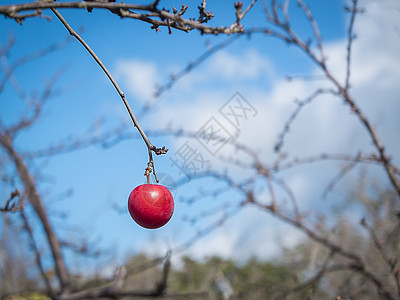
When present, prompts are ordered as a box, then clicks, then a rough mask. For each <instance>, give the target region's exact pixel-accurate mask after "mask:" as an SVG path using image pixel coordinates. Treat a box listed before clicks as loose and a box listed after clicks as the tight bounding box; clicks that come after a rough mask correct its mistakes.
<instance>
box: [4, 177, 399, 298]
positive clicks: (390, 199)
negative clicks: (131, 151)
mask: <svg viewBox="0 0 400 300" xmlns="http://www.w3.org/2000/svg"><path fill="white" fill-rule="evenodd" d="M365 181H366V179H365V178H364V179H361V183H360V185H359V187H358V189H355V188H353V190H351V191H350V193H349V195H348V201H347V204H346V205H345V206H341V207H338V209H337V211H336V218H337V223H336V224H339V226H336V227H334V228H333V229H332V228H330V227H329V226H328V225H326V223H325V222H324V220H321V221H320V228H319V230H321V232H325V233H326V234H327V235H329V231H332V232H331V235H332V236H334V238H335V239H337V242H338V243H340V244H341V245H346V246H347V247H350V248H354V249H359V250H362V251H363V253H364V255H365V259H366V260H368V262H369V264H370V265H371V267H373V272H374V273H375V274H376V275H377V277H378V278H382V279H384V280H385V284H388V285H391V286H392V288H393V289H395V288H396V283H395V282H394V281H393V279H392V278H391V276H390V274H389V273H388V272H387V271H386V270H387V268H386V265H387V264H388V263H393V264H394V265H395V264H396V263H397V261H387V258H388V257H394V258H395V259H397V260H398V259H399V258H400V257H399V253H400V213H398V214H397V216H396V215H394V214H393V211H397V212H400V207H399V206H400V205H399V203H398V201H397V199H396V195H395V193H394V192H393V191H391V190H381V189H380V188H379V186H378V185H375V188H374V189H372V190H371V189H370V188H371V185H366V183H365ZM365 186H368V187H369V190H365V188H364V187H365ZM372 186H374V185H373V184H372ZM361 207H364V208H365V209H366V211H365V212H364V214H366V216H368V219H369V220H372V222H373V223H371V224H367V223H366V222H365V221H363V220H362V221H361V223H360V224H359V226H354V225H353V224H354V223H351V222H349V221H348V220H347V217H346V216H345V215H343V214H342V213H343V212H344V211H348V210H349V209H351V208H355V209H356V210H358V209H360V208H361ZM2 222H3V228H4V229H3V231H2V236H1V241H0V255H1V277H0V295H3V297H2V299H7V300H20V299H21V300H22V299H49V298H47V296H44V295H43V294H40V292H38V291H40V290H41V289H43V288H44V287H43V285H42V283H41V280H40V279H39V278H38V277H37V274H36V273H35V271H33V270H34V269H35V268H34V264H35V262H34V260H33V259H32V258H31V255H30V254H29V253H28V252H29V249H26V248H25V247H20V246H19V245H21V243H22V242H23V241H22V240H20V239H21V235H14V236H13V238H12V241H13V242H10V236H9V235H10V234H11V233H12V232H15V230H16V229H18V228H15V227H16V226H17V227H18V226H20V225H18V224H15V223H14V222H12V218H10V217H9V216H8V215H7V214H6V215H4V218H2ZM393 224H396V225H395V227H393ZM362 227H365V228H366V229H367V230H366V231H365V230H361V229H362ZM372 228H379V231H373V232H372ZM18 230H20V231H22V230H23V228H19V229H18ZM379 236H388V237H389V238H388V239H387V240H379V238H378V237H379ZM379 243H380V244H381V247H379ZM165 260H169V257H167V258H158V257H156V258H155V257H151V256H148V255H146V254H144V253H142V254H138V255H134V256H131V257H130V258H128V259H127V260H126V263H125V265H124V268H125V272H126V274H127V275H126V277H125V279H124V282H123V284H122V287H121V288H122V290H132V289H133V290H150V289H152V287H153V286H154V285H155V284H157V282H159V281H161V280H162V276H163V275H162V274H163V272H162V269H163V262H165ZM173 261H174V263H172V266H171V268H170V269H169V270H168V271H167V272H168V275H167V277H166V278H167V282H166V284H167V289H168V291H169V293H171V295H185V297H184V298H196V299H202V298H207V299H222V300H226V299H332V295H335V297H336V299H367V300H368V299H371V300H373V299H379V294H378V292H377V291H376V289H375V287H374V286H371V284H369V282H368V279H367V278H366V277H365V276H363V275H362V274H359V273H355V272H353V270H352V269H351V264H352V262H351V260H346V259H344V258H343V257H341V256H339V255H335V254H334V253H331V252H329V249H327V248H325V247H323V246H321V245H320V244H319V243H316V242H315V241H311V240H308V239H304V240H303V241H302V242H301V243H299V244H297V245H296V246H295V247H290V248H282V251H281V253H280V254H279V255H277V256H276V257H274V258H273V259H272V260H269V261H261V260H259V259H257V258H251V259H248V260H246V261H244V262H238V261H236V260H232V259H223V258H221V257H216V256H214V257H209V258H206V259H204V260H196V259H194V258H192V257H190V256H183V257H180V258H177V260H173ZM349 265H350V268H349ZM353 267H354V268H356V267H357V266H356V265H354V266H353ZM100 272H101V271H100ZM47 275H48V276H49V278H50V280H52V279H51V278H52V277H53V280H55V276H54V274H53V275H51V274H47ZM72 277H73V286H74V288H76V289H78V290H88V289H89V290H90V289H91V288H95V287H96V288H98V287H99V286H102V285H104V286H107V285H110V282H112V281H113V280H114V275H113V276H112V278H109V277H107V276H105V275H104V274H101V273H98V274H92V275H91V276H84V275H75V276H72ZM15 290H24V291H26V292H24V293H22V294H18V295H15V294H14V295H12V296H9V297H8V296H7V295H8V294H9V293H10V294H12V292H13V291H15ZM31 291H34V292H31ZM176 297H177V298H181V297H178V296H176ZM139 298H140V297H139ZM146 298H149V297H146Z"/></svg>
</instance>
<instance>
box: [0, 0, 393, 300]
mask: <svg viewBox="0 0 400 300" xmlns="http://www.w3.org/2000/svg"><path fill="white" fill-rule="evenodd" d="M23 2H24V1H6V3H2V4H1V5H6V4H17V3H23ZM198 2H199V3H197V2H190V3H182V2H180V1H161V2H160V3H159V8H162V7H165V8H166V9H172V7H176V8H178V9H180V7H181V6H182V4H185V5H188V10H187V11H186V13H185V14H184V17H186V18H189V17H195V18H196V17H197V15H198V8H197V7H198V6H199V5H200V4H201V3H200V2H201V1H198ZM267 2H268V1H261V2H256V3H255V5H254V6H253V7H252V8H251V9H250V10H249V11H248V13H247V14H246V16H245V17H244V18H243V20H242V22H241V23H242V24H243V26H244V28H245V29H252V28H253V29H263V28H272V29H273V30H274V28H275V27H273V25H271V22H270V20H268V16H267V14H266V10H265V5H268V7H270V8H271V5H273V4H271V3H269V2H268V3H267ZM273 2H274V1H273ZM137 3H143V4H146V3H148V1H137ZM250 3H251V2H250V1H247V2H246V1H244V4H243V7H244V8H246V7H247V6H248V5H249V4H250ZM278 3H279V4H280V5H281V6H279V5H278V7H279V9H280V10H279V15H280V16H281V17H282V18H284V14H283V12H284V10H283V12H282V7H283V8H284V7H285V5H286V4H288V3H289V6H288V10H287V12H288V15H290V26H291V28H292V29H293V30H294V32H296V34H297V35H298V36H299V37H300V38H301V39H302V40H303V41H305V44H307V45H309V47H310V49H311V51H313V53H320V52H318V51H319V48H318V41H319V39H318V37H316V36H315V27H313V24H318V28H319V32H320V36H321V42H322V45H323V53H324V57H325V59H326V66H327V68H328V69H329V72H330V73H329V74H331V75H332V77H333V78H335V79H337V81H338V82H340V84H344V83H345V78H346V72H347V69H346V68H347V62H348V58H347V57H346V55H347V49H348V48H347V47H348V45H349V39H348V30H349V24H352V23H351V22H352V20H351V17H352V14H351V9H349V8H351V7H352V5H353V4H354V2H353V1H317V0H310V1H304V3H305V4H306V5H307V7H308V8H309V12H311V13H312V17H313V20H314V22H315V23H312V22H311V23H310V18H309V16H307V14H306V13H305V12H306V11H305V10H304V9H302V7H301V5H300V4H301V3H303V2H296V1H290V2H289V1H282V2H280V1H278ZM357 5H358V9H359V11H358V13H357V14H356V19H355V22H354V28H353V29H352V30H353V31H354V41H352V52H351V73H350V86H349V91H350V94H351V96H352V98H353V99H354V100H355V103H356V104H357V105H358V107H359V108H360V109H361V111H362V113H363V114H364V115H365V116H366V118H367V119H368V122H369V123H370V124H372V126H373V128H375V130H376V134H377V135H378V136H379V139H380V141H381V142H382V145H384V149H385V151H386V153H387V154H388V156H389V157H390V158H391V161H390V163H391V164H392V165H393V166H399V164H400V161H399V159H400V157H399V155H398V154H399V153H400V142H399V141H400V130H399V129H400V119H399V117H398V116H399V111H400V101H399V99H398V95H399V94H400V86H399V79H400V71H399V70H400V57H399V54H398V49H399V48H400V47H399V46H400V27H399V26H400V23H399V21H398V20H400V18H399V16H400V4H399V3H398V2H397V1H390V0H385V1H374V0H370V1H368V0H365V1H358V3H357ZM346 7H347V9H346ZM244 8H243V10H244ZM207 10H209V11H211V12H212V13H213V14H214V18H213V19H212V20H211V21H209V22H208V23H207V24H208V25H209V26H212V27H216V26H227V27H229V26H230V24H232V23H234V22H235V20H236V17H235V7H234V4H233V2H232V1H207ZM59 11H60V13H61V14H62V15H63V16H64V18H65V19H66V20H67V21H68V23H69V24H70V25H71V26H72V28H74V29H75V30H76V31H77V32H78V33H79V34H80V35H81V36H82V38H83V39H84V40H85V41H86V42H87V43H88V44H89V45H90V47H91V48H92V49H93V50H94V52H95V53H96V54H97V55H98V57H99V58H100V59H101V60H102V62H103V63H104V64H105V66H106V67H107V68H108V69H109V71H110V72H111V74H112V75H113V76H114V78H115V79H116V81H117V82H118V84H119V85H120V87H121V89H122V90H123V92H124V93H125V95H126V97H127V100H128V102H129V104H130V106H131V108H132V110H133V112H134V113H135V115H136V117H137V119H138V121H139V123H140V125H141V126H142V128H143V130H144V131H145V132H146V134H147V135H148V137H149V139H150V141H151V142H152V143H153V144H154V145H156V146H157V147H162V146H166V147H167V148H168V149H169V151H168V153H167V154H166V155H161V156H154V163H155V169H156V171H157V174H158V177H159V179H160V183H161V184H164V185H166V186H167V187H168V188H170V190H171V191H172V193H173V195H174V199H175V212H174V215H173V217H172V219H171V220H170V221H169V223H168V224H167V225H165V226H164V227H162V228H160V229H157V230H147V229H144V228H142V227H140V226H139V225H137V224H136V223H135V222H134V221H133V220H132V219H131V217H130V216H129V213H128V211H127V199H128V195H129V193H130V192H131V190H132V189H134V188H135V187H136V186H138V185H140V184H143V183H145V177H144V176H143V174H144V170H145V168H146V166H147V162H148V151H147V148H146V145H145V144H144V142H143V140H142V139H141V137H140V135H139V133H138V131H137V129H136V128H134V126H133V124H132V121H131V120H130V118H129V115H128V113H127V111H126V109H125V107H124V105H123V103H122V101H121V99H120V97H119V95H118V94H117V93H116V91H115V89H114V87H113V86H112V84H111V83H110V82H109V80H108V78H107V77H106V76H105V74H104V72H102V70H101V69H100V67H99V66H98V65H97V64H96V63H95V61H94V60H93V59H92V57H90V55H89V54H88V52H87V51H86V50H85V49H84V48H83V47H82V45H81V44H79V43H78V41H77V40H75V39H73V38H72V37H70V36H69V34H68V32H67V30H66V29H65V28H64V27H63V25H62V24H61V23H60V22H59V21H58V20H57V19H56V17H55V16H54V15H52V14H51V11H47V10H45V11H43V14H44V15H46V16H50V17H51V20H48V19H46V18H39V17H34V18H27V19H26V20H24V21H23V24H22V25H20V24H18V23H17V22H15V20H12V19H10V18H1V20H0V46H1V48H0V53H1V71H0V125H1V127H0V128H1V133H2V135H3V136H5V135H6V134H7V133H10V134H11V133H12V137H13V147H14V148H13V149H15V151H17V152H18V153H19V155H20V157H21V159H22V161H23V162H24V163H25V164H26V166H27V169H28V170H29V172H30V174H31V176H32V178H33V181H34V183H35V186H36V187H37V190H38V192H39V194H40V197H41V199H42V201H43V205H44V206H45V210H46V212H47V215H48V218H49V220H50V223H51V226H52V228H53V229H54V231H55V234H56V235H57V237H58V239H59V241H60V244H61V248H62V254H63V257H64V260H65V263H66V265H67V267H68V272H69V274H70V276H71V278H72V279H71V281H72V282H73V286H74V288H77V287H79V289H87V288H94V287H97V286H101V285H102V284H107V283H108V282H109V281H110V280H114V278H115V276H116V275H115V274H116V270H120V271H121V268H120V267H121V266H125V268H126V270H127V274H128V275H127V276H126V278H125V281H124V287H125V288H127V287H129V288H131V289H140V290H144V289H152V288H153V287H154V286H155V285H156V284H157V282H158V281H159V280H160V278H163V275H162V274H163V272H162V269H163V268H164V270H165V269H166V262H168V263H170V264H171V267H170V271H169V277H168V285H167V288H166V292H165V293H164V294H163V295H164V296H165V295H167V294H171V295H172V294H173V293H175V296H176V297H178V294H179V293H188V294H186V296H185V297H188V298H189V297H198V298H209V299H275V297H276V299H278V298H277V297H278V296H279V297H281V298H279V299H285V297H286V298H288V299H299V298H296V297H299V293H300V295H301V296H302V297H303V298H305V297H306V296H307V297H310V298H309V299H314V298H315V299H334V298H333V297H343V298H342V299H347V298H345V297H355V298H354V299H361V298H362V299H378V298H376V297H378V296H379V297H382V299H397V298H396V297H397V296H396V295H398V294H397V292H393V295H394V296H393V297H394V298H385V296H382V294H380V293H379V291H378V290H379V289H378V288H377V286H376V285H374V284H371V283H368V282H369V281H368V280H371V278H370V277H369V276H368V273H367V272H358V273H357V272H356V275H354V274H353V273H352V272H353V271H354V270H353V271H352V270H351V268H350V267H348V268H344V267H343V269H340V270H341V271H340V272H335V271H329V272H328V271H326V270H327V268H328V267H327V266H328V265H330V264H333V265H334V266H337V265H338V262H339V263H340V265H341V266H343V265H346V264H350V263H349V262H348V261H347V260H348V259H350V260H351V257H350V256H346V255H342V254H343V251H339V250H338V251H336V252H335V251H333V250H332V247H330V246H329V243H328V242H326V243H325V241H322V242H321V240H320V241H318V240H317V241H316V240H315V239H313V238H311V239H310V234H309V233H307V231H306V230H303V229H304V228H303V229H302V228H301V226H299V223H297V224H296V222H300V221H299V219H298V218H295V217H294V214H295V213H298V214H300V215H301V216H302V218H304V219H305V220H307V224H308V225H307V226H308V227H307V228H312V229H313V230H314V231H315V232H317V233H318V234H319V235H320V236H323V237H325V238H326V239H327V240H329V241H334V242H335V243H337V244H338V245H341V247H343V248H341V249H342V250H343V249H344V250H346V251H347V250H354V251H356V253H357V255H359V257H360V258H362V259H363V260H364V259H366V260H367V261H370V260H371V257H375V256H379V257H381V254H382V252H381V251H380V250H379V247H377V246H376V245H377V243H376V241H377V240H378V239H379V238H378V237H379V235H380V234H381V237H382V236H385V239H383V238H382V241H384V240H385V241H388V240H391V238H392V237H393V238H395V237H396V239H397V240H395V242H393V245H392V244H391V245H390V247H391V248H390V249H389V248H388V249H385V252H384V253H386V254H387V255H388V256H391V255H392V254H393V259H394V258H397V259H398V258H399V257H398V253H400V251H397V250H398V246H399V237H400V233H399V226H398V221H397V219H396V212H398V211H399V196H398V195H397V194H396V191H395V188H394V186H393V183H392V182H391V181H390V178H388V175H387V172H386V169H385V168H384V167H382V166H383V163H382V161H379V160H377V159H375V158H374V157H377V156H379V153H378V151H377V148H376V145H375V144H373V142H372V141H371V135H370V134H369V133H368V132H367V130H366V128H365V125H364V124H363V123H362V122H361V121H360V119H359V118H358V115H356V114H355V113H354V111H353V112H352V111H351V109H350V107H349V105H348V103H346V101H343V99H342V98H341V95H337V93H336V94H335V91H334V92H332V90H334V87H333V85H332V81H330V79H329V78H328V79H327V77H326V74H324V72H323V69H321V67H320V66H318V65H317V64H316V63H315V61H313V59H312V57H310V55H309V54H307V53H306V52H305V51H304V50H302V49H300V47H298V46H297V45H295V44H293V43H288V42H285V41H284V40H282V38H280V37H279V36H273V35H272V36H271V35H268V34H266V33H265V32H264V33H256V32H254V33H251V30H249V34H241V35H223V34H220V35H207V34H201V33H200V32H199V31H197V30H193V31H191V32H189V33H186V32H182V31H179V30H174V29H172V34H169V30H168V28H167V27H160V30H159V31H156V30H154V29H151V25H150V24H148V23H145V22H142V21H139V20H133V19H127V18H126V19H123V18H120V17H118V16H116V15H115V14H112V13H111V12H109V11H107V10H105V9H94V10H93V11H92V12H91V13H89V12H87V11H86V10H83V9H81V10H79V9H60V10H59ZM307 11H308V10H307ZM279 30H280V31H279ZM279 30H278V32H281V30H282V29H279ZM318 91H319V92H318ZM314 93H317V94H318V93H320V95H319V94H318V97H317V96H315V95H314ZM24 120H25V121H27V122H28V123H29V124H25V125H23V126H20V127H19V128H17V129H15V130H14V131H13V130H11V129H12V128H13V126H14V125H15V124H22V123H23V121H24ZM14 128H15V127H14ZM213 134H216V135H217V136H218V137H221V139H215V138H214V136H213ZM279 142H281V145H280V146H279V147H277V145H279ZM374 155H375V156H374ZM260 164H261V165H262V166H263V167H264V169H265V170H268V172H267V173H268V174H267V173H265V172H264V173H262V171H261V168H258V167H257V166H259V165H260ZM0 167H1V168H0V177H1V183H0V206H1V207H2V208H6V204H7V200H8V199H10V195H11V194H12V192H14V191H15V190H18V191H19V192H20V194H21V195H22V196H15V197H14V198H13V201H18V199H19V200H22V199H23V198H24V197H25V198H27V195H25V194H24V190H25V187H24V182H23V180H21V178H20V173H19V172H18V169H17V167H16V164H15V160H13V158H12V156H11V155H10V151H8V150H7V148H6V147H5V146H4V143H3V144H2V147H0ZM396 172H397V173H396V175H395V176H396V178H397V180H398V179H399V177H398V168H397V171H396ZM266 174H267V175H266ZM270 175H271V176H272V183H271V180H270V179H271V178H269V177H270ZM152 180H153V181H154V179H152ZM271 184H272V185H271ZM273 186H274V187H275V188H274V189H273ZM272 191H274V193H272ZM250 195H251V197H253V196H254V197H255V198H256V205H252V203H251V199H250ZM272 195H274V197H275V198H276V201H277V203H278V204H277V207H278V211H282V212H285V214H284V216H287V217H288V218H289V219H290V220H292V221H293V220H294V222H291V221H288V220H285V217H282V216H279V213H278V216H277V214H276V211H274V210H273V209H272V210H271V209H270V208H269V207H268V205H270V203H271V201H272V200H274V199H273V197H272ZM28 197H29V196H28ZM24 204H25V205H24V208H23V211H24V213H23V216H21V215H20V212H19V211H15V212H6V211H4V212H2V213H1V219H0V224H1V225H0V267H1V275H0V276H1V277H0V282H1V284H0V292H1V294H2V295H3V296H4V297H5V296H7V295H14V296H13V297H16V296H15V295H22V294H21V291H25V292H26V291H32V290H35V291H39V294H36V296H37V297H39V298H40V297H45V296H44V294H45V293H42V292H41V291H43V290H45V287H46V286H45V284H44V283H43V279H42V277H43V274H41V275H40V270H39V268H37V264H38V261H37V253H39V254H40V255H39V256H40V258H41V264H42V267H43V271H44V274H45V275H44V276H45V277H47V278H48V280H49V282H50V285H53V286H58V285H59V283H58V281H57V274H55V271H54V261H53V258H52V253H51V251H50V248H49V246H48V244H47V239H46V233H45V231H44V230H43V225H42V223H41V221H40V220H39V218H38V217H37V214H36V212H35V210H34V209H33V208H32V206H31V205H30V203H29V201H28V200H26V199H25V200H24ZM286 212H287V214H286ZM289 212H290V213H289ZM292 212H293V214H292ZM363 218H366V220H367V221H366V223H364V224H367V225H365V226H364V228H363V226H361V225H360V221H361V220H365V219H363ZM25 219H26V220H27V221H26V220H25ZM26 222H29V223H28V224H30V227H31V229H32V234H30V233H29V230H27V225H26V224H27V223H26ZM301 224H303V223H301ZM368 224H370V225H371V227H368ZM396 226H397V227H396ZM368 228H370V229H371V230H369V229H368ZM372 229H374V230H376V231H374V230H372ZM381 230H382V231H381ZM314 231H313V232H314ZM371 232H372V233H371ZM374 237H377V238H376V239H375V238H374ZM389 237H390V239H389ZM32 241H35V243H36V246H35V245H34V243H33V242H32ZM327 245H328V246H327ZM374 245H375V246H374ZM382 245H383V246H382V247H386V246H388V245H387V244H385V243H384V242H382ZM388 247H389V246H388ZM35 248H36V249H35ZM396 249H397V250H396ZM346 251H344V252H346ZM35 253H36V255H35ZM396 253H397V254H396ZM338 257H339V258H338ZM328 258H329V259H328ZM336 258H337V259H338V260H337V261H335V260H334V259H336ZM385 261H386V260H385V259H383V262H381V263H379V265H378V262H377V263H376V264H377V265H376V266H375V267H376V270H377V273H379V272H380V271H382V274H384V275H382V277H381V279H383V278H386V277H385V276H391V275H390V272H393V274H394V273H395V272H398V271H396V270H398V268H399V265H398V262H397V263H393V267H392V269H391V270H392V271H387V270H386V269H385V268H387V265H385ZM327 262H328V263H327ZM330 266H332V265H330ZM370 267H371V266H370ZM332 269H333V268H332ZM366 269H368V268H366ZM389 269H390V268H389ZM322 270H323V271H324V272H325V271H326V273H324V272H321V271H322ZM393 270H394V271H393ZM319 272H321V273H324V274H326V277H324V279H321V278H322V276H319V277H318V276H316V275H318V274H319ZM331 272H332V273H331ZM42 273H43V272H42ZM118 274H120V273H118ZM379 274H380V273H379ZM346 276H348V277H346ZM377 276H378V275H377ZM391 278H392V279H390V280H389V281H390V284H389V285H390V287H388V290H390V289H392V288H393V290H396V288H395V287H396V286H398V285H399V283H398V279H397V282H396V279H395V276H394V275H393V276H392V277H391ZM344 282H345V283H344ZM382 282H385V280H383V281H382ZM77 289H78V288H77ZM371 291H372V292H371ZM296 293H297V294H296ZM38 295H39V296H38ZM40 295H41V296H40ZM377 295H378V296H377ZM25 296H26V293H25ZM131 296H132V295H131ZM142 296H143V295H142ZM153 296H154V295H153ZM175 296H171V297H172V298H174V297H175ZM398 296H399V297H400V295H398ZM26 297H29V296H26ZM31 297H33V296H32V295H31ZM146 297H148V296H146ZM290 297H293V298H290ZM368 297H372V298H368ZM374 297H375V298H374ZM387 297H389V296H387ZM11 299H14V298H11ZM15 299H19V298H15ZM337 299H340V298H337ZM352 299H353V298H352Z"/></svg>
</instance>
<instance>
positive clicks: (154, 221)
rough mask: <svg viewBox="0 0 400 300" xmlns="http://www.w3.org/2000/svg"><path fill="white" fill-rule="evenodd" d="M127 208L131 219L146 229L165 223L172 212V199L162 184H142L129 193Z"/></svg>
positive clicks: (158, 226)
mask: <svg viewBox="0 0 400 300" xmlns="http://www.w3.org/2000/svg"><path fill="white" fill-rule="evenodd" d="M128 210H129V213H130V215H131V217H132V219H133V220H134V221H135V222H136V223H138V224H139V225H140V226H143V227H144V228H148V229H156V228H160V227H161V226H164V225H165V224H167V222H168V221H169V220H170V219H171V217H172V214H173V213H174V199H173V198H172V195H171V192H170V191H169V190H168V189H167V188H166V187H165V186H163V185H159V184H142V185H139V186H137V187H136V188H135V189H133V191H132V192H131V193H130V195H129V199H128Z"/></svg>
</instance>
